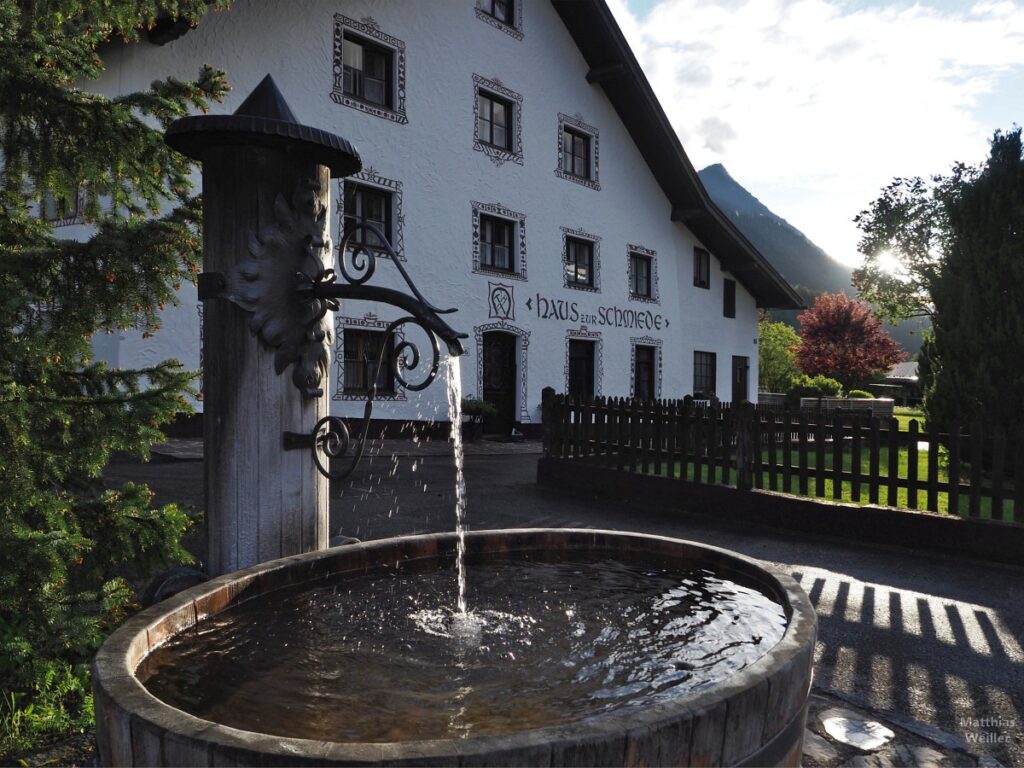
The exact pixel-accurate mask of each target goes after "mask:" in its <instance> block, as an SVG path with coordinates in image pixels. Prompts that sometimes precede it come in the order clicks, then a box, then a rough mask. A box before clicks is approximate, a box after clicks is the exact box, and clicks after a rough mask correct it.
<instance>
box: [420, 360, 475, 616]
mask: <svg viewBox="0 0 1024 768" xmlns="http://www.w3.org/2000/svg"><path fill="white" fill-rule="evenodd" d="M446 373H447V390H448V418H449V419H450V421H451V425H452V428H451V443H452V447H453V448H454V453H455V533H456V534H457V535H458V540H459V541H458V549H457V551H456V555H455V561H456V568H457V569H458V577H459V597H458V602H457V603H456V606H457V608H458V612H459V614H463V615H464V614H465V613H466V530H465V527H464V520H465V517H466V478H465V476H464V475H463V471H462V463H463V450H462V370H461V366H460V365H459V358H458V357H454V356H450V357H449V358H448V364H447V366H446ZM424 490H426V489H424Z"/></svg>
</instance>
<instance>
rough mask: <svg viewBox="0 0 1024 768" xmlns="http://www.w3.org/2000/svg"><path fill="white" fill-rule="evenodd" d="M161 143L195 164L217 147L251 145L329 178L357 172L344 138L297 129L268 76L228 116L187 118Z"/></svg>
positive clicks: (358, 167)
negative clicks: (301, 157) (305, 159)
mask: <svg viewBox="0 0 1024 768" xmlns="http://www.w3.org/2000/svg"><path fill="white" fill-rule="evenodd" d="M164 141H165V142H167V144H168V146H170V147H171V148H172V149H176V150H177V151H179V152H181V153H182V154H184V155H188V156H189V157H191V158H192V159H193V160H199V161H200V162H202V160H203V159H205V157H206V156H207V154H208V153H209V152H211V151H215V150H216V149H217V148H219V147H232V146H257V147H273V148H277V149H289V148H293V149H297V150H299V151H301V152H304V153H305V154H307V155H308V156H309V157H310V158H311V159H312V160H315V161H316V162H317V163H319V164H320V165H326V166H327V167H328V168H330V169H331V178H333V179H337V178H341V177H344V176H351V175H352V174H353V173H357V172H358V171H359V170H361V169H362V167H363V161H362V159H361V158H360V157H359V151H358V150H357V149H356V148H355V147H354V146H352V144H351V143H350V142H349V141H348V140H347V139H343V138H342V137H341V136H337V135H335V134H333V133H328V132H327V131H322V130H320V129H319V128H312V127H310V126H308V125H302V124H301V123H300V122H299V121H298V119H297V118H296V117H295V114H294V113H293V112H292V110H291V108H290V107H289V106H288V102H287V101H285V98H284V95H283V94H282V93H281V91H280V90H279V89H278V87H277V84H276V83H275V82H274V78H272V77H271V76H270V75H267V76H266V77H265V78H263V80H262V81H261V82H260V84H259V85H257V86H256V87H255V88H254V89H253V91H252V93H250V94H249V95H248V97H246V99H245V101H243V102H242V105H241V106H240V107H239V108H238V109H237V110H236V111H235V113H234V114H233V115H191V116H189V117H183V118H181V119H180V120H175V121H174V122H173V123H171V127H170V128H168V129H167V133H166V134H164Z"/></svg>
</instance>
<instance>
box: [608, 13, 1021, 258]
mask: <svg viewBox="0 0 1024 768" xmlns="http://www.w3.org/2000/svg"><path fill="white" fill-rule="evenodd" d="M609 5H610V6H611V8H612V10H613V12H614V14H615V17H616V19H617V20H618V22H619V24H620V25H621V27H622V28H623V32H624V33H625V35H626V37H627V39H628V40H629V42H630V45H631V46H632V47H633V51H634V53H635V54H636V56H637V58H638V59H639V60H640V63H641V65H642V66H643V67H644V70H645V72H646V73H647V76H648V79H649V80H650V81H651V84H652V86H653V87H654V90H655V92H656V93H657V95H658V98H659V99H660V101H661V103H662V105H663V107H664V108H665V111H666V112H667V113H668V116H669V119H670V120H671V121H672V124H673V125H674V126H675V128H676V130H677V132H678V133H679V136H680V139H681V140H682V141H683V144H684V146H685V148H686V151H687V153H688V154H689V155H690V159H691V160H692V161H693V163H694V165H695V166H697V168H702V167H704V166H705V165H708V164H710V163H715V162H721V163H724V164H725V166H726V168H728V169H729V171H730V173H732V175H733V176H734V177H735V178H736V179H737V180H738V181H740V182H741V183H742V184H743V185H744V186H746V187H747V188H748V189H750V190H751V192H753V193H754V194H755V195H757V196H758V197H760V198H761V199H762V202H764V203H765V204H767V205H768V206H769V207H770V208H772V209H773V210H775V211H776V212H778V213H779V214H781V215H783V216H785V217H786V218H787V219H789V221H790V222H791V223H793V224H794V225H795V226H797V227H798V228H800V229H802V230H803V231H804V232H805V233H806V234H807V235H808V236H809V237H810V238H811V239H812V240H814V241H815V242H817V243H818V244H819V245H821V246H822V247H823V248H825V249H826V250H827V251H829V252H830V253H831V254H832V255H834V256H836V257H837V258H841V259H844V260H847V261H855V260H856V259H857V254H856V242H857V238H858V234H857V230H856V228H855V227H854V225H853V224H852V222H851V219H852V218H853V217H854V216H855V215H856V214H857V212H858V211H860V210H861V209H863V208H865V207H866V206H867V205H868V203H870V201H871V200H872V199H873V198H874V197H875V196H876V195H877V193H878V192H879V190H880V189H881V187H882V186H883V185H884V184H886V183H887V182H888V181H889V180H890V179H891V178H892V177H894V176H908V175H924V176H927V175H930V174H933V173H940V172H944V171H947V170H948V169H949V167H950V165H951V164H952V163H953V162H954V161H957V160H962V161H964V162H969V163H976V162H980V161H981V160H982V159H983V158H984V156H985V154H986V150H987V139H988V138H990V137H991V134H992V132H993V131H994V130H995V129H996V128H1003V129H1006V128H1009V127H1010V126H1009V125H987V124H984V123H982V122H981V121H980V120H979V119H978V118H977V117H976V115H975V108H976V106H977V103H978V100H979V99H980V98H982V97H986V96H988V95H989V94H991V93H993V92H996V91H997V90H998V88H999V87H1000V79H1001V78H1002V77H1004V76H1006V75H1007V74H1008V73H1011V72H1016V73H1018V74H1019V73H1020V72H1021V71H1022V68H1024V63H1022V62H1024V2H1020V1H1019V0H1018V1H1015V2H1010V1H1008V0H1004V1H1002V2H980V3H976V4H974V5H973V6H970V7H967V8H964V9H963V10H961V11H943V10H939V9H935V8H930V7H927V6H923V5H919V4H915V5H906V4H903V5H899V6H889V7H861V8H857V9H850V8H849V6H848V5H847V4H844V3H843V2H841V0H832V1H831V2H830V1H828V0H717V1H716V2H712V1H711V0H662V2H660V3H658V4H657V5H655V6H654V7H653V8H652V9H651V11H650V13H648V14H647V15H646V16H645V17H643V18H642V19H641V18H638V17H636V16H634V15H633V14H632V13H631V12H630V10H629V8H628V5H627V0H609ZM1008 98H1013V99H1016V100H1019V98H1020V95H1019V94H1016V95H1010V96H1008Z"/></svg>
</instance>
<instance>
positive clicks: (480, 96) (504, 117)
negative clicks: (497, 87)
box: [476, 91, 512, 151]
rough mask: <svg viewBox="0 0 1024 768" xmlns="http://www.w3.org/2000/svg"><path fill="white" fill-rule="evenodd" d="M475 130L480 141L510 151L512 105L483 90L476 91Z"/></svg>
mask: <svg viewBox="0 0 1024 768" xmlns="http://www.w3.org/2000/svg"><path fill="white" fill-rule="evenodd" d="M476 98H477V105H476V107H477V118H476V119H477V132H478V136H479V137H480V141H482V142H484V143H485V144H490V145H491V146H492V147H498V148H499V149H504V150H508V151H511V149H512V105H511V104H510V103H509V102H507V101H505V100H504V99H499V98H498V97H497V96H493V95H491V94H489V93H485V92H484V91H477V94H476Z"/></svg>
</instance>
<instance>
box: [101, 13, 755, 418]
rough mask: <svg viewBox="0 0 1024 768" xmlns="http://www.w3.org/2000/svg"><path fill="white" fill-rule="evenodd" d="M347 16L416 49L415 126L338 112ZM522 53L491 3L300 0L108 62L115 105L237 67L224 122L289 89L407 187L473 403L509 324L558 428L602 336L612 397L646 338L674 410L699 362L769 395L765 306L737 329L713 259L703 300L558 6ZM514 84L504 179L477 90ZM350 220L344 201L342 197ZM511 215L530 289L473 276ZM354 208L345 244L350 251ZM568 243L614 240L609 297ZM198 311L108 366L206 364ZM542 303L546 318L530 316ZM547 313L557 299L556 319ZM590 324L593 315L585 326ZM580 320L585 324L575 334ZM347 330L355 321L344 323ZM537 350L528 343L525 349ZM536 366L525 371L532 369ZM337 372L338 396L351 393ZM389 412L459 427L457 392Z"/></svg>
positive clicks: (385, 277) (684, 244)
mask: <svg viewBox="0 0 1024 768" xmlns="http://www.w3.org/2000/svg"><path fill="white" fill-rule="evenodd" d="M335 14H343V15H344V16H345V17H349V18H351V19H354V20H365V19H367V18H372V19H373V20H374V21H375V23H376V24H377V25H378V27H379V29H380V30H381V31H382V32H383V33H386V34H387V35H390V36H392V37H394V38H397V39H398V40H400V41H402V42H403V43H404V46H405V54H406V84H405V112H406V115H407V118H408V122H407V123H406V124H399V123H397V122H393V121H391V120H387V119H382V118H380V117H377V116H374V115H371V114H366V113H364V112H362V111H359V110H357V109H354V108H352V107H348V106H344V105H340V104H337V103H335V102H334V101H332V99H331V98H330V94H331V92H332V89H333V81H334V77H333V55H334V54H333V51H334V44H333V43H334V34H335V31H334V29H335ZM522 32H523V35H522V39H521V40H518V39H515V38H514V37H513V36H510V35H509V34H506V33H505V32H503V31H501V30H499V29H496V28H495V27H493V26H491V25H489V24H486V23H484V22H483V21H481V20H480V19H479V18H478V17H477V15H476V13H475V12H474V0H446V1H445V2H431V3H427V2H380V1H379V0H345V1H344V2H342V1H339V0H334V2H326V1H320V0H293V2H288V3H278V2H261V1H260V0H236V3H235V4H234V6H233V8H232V9H231V10H230V11H229V12H223V13H211V14H209V15H208V16H207V17H206V18H205V19H204V20H203V22H202V23H201V24H200V26H199V27H198V28H197V29H195V30H193V31H191V32H189V33H188V34H187V35H185V36H184V37H183V38H181V39H179V40H177V41H174V42H172V43H170V44H168V45H165V46H162V47H158V46H153V45H149V44H139V45H134V46H131V47H126V48H124V49H121V50H120V51H117V52H115V53H113V54H111V55H109V56H108V58H107V64H108V72H107V74H106V75H105V77H104V78H103V79H102V81H101V82H100V83H98V84H97V90H99V91H101V92H104V93H108V94H113V93H117V92H125V91H130V90H133V89H137V88H141V87H144V86H145V85H146V84H148V83H149V82H150V81H152V80H153V79H154V78H157V77H165V76H168V75H173V76H176V77H180V78H188V77H193V76H194V75H195V73H196V72H197V71H198V68H199V66H200V65H201V64H203V63H209V64H212V65H213V66H215V67H218V68H222V69H224V70H225V71H226V72H227V73H228V77H229V80H230V82H231V83H232V86H233V89H234V90H233V91H232V92H231V93H230V94H229V96H228V97H227V99H226V100H225V102H224V103H223V104H222V105H218V106H217V108H216V111H217V112H232V111H234V109H235V108H236V107H237V106H238V105H239V104H240V103H241V101H242V100H243V99H244V98H245V96H247V95H248V93H249V92H250V91H251V90H252V88H253V87H254V86H255V85H256V84H257V83H258V82H259V81H260V80H261V79H262V78H263V77H264V76H265V75H266V74H267V73H270V74H272V75H273V77H274V79H275V80H276V82H277V84H278V86H279V87H280V89H281V91H282V92H283V93H284V95H285V97H286V98H287V100H288V102H289V104H290V106H291V107H292V110H293V111H294V112H295V114H296V115H297V116H298V118H299V119H300V120H301V121H302V122H304V123H306V124H308V125H312V126H316V127H319V128H323V129H327V130H330V131H333V132H335V133H338V134H340V135H342V136H344V137H345V138H347V139H349V140H350V141H352V142H353V143H354V144H355V145H356V147H357V148H358V149H359V151H360V153H361V155H362V158H363V164H364V167H372V168H373V169H374V170H375V171H376V173H377V174H378V175H379V176H381V177H384V178H387V179H392V180H396V181H399V182H401V185H402V215H403V218H404V221H403V226H402V229H403V246H404V247H403V254H404V256H405V258H406V261H405V266H406V267H407V269H408V270H409V271H410V273H411V274H412V277H413V279H414V280H415V281H416V282H417V284H418V286H419V287H420V289H421V291H422V292H423V293H424V295H425V296H426V297H427V298H428V299H429V300H430V301H431V302H432V303H434V304H435V305H437V306H441V307H448V306H455V307H458V309H459V311H458V313H456V314H454V315H450V316H448V320H449V322H450V324H451V325H452V326H453V327H455V328H456V329H458V330H463V331H466V332H467V333H469V334H470V339H469V340H468V341H467V343H466V347H467V355H466V356H465V357H464V358H463V361H462V372H463V391H464V392H465V393H466V395H467V396H468V395H473V394H479V392H478V390H479V379H478V376H479V362H480V361H479V350H478V347H477V343H476V339H475V337H474V331H475V330H478V329H480V328H482V327H484V326H489V325H493V324H503V325H505V326H508V327H510V328H511V329H512V330H513V331H514V332H515V333H517V334H519V335H520V350H519V351H520V353H522V352H523V351H524V350H523V347H525V353H526V355H525V358H526V361H527V368H526V387H525V391H524V392H521V393H520V394H519V397H518V399H519V403H518V406H519V413H520V417H521V418H522V419H523V420H524V421H532V422H537V421H539V419H540V414H539V406H540V397H541V394H540V393H541V389H542V388H543V387H545V386H553V387H554V388H555V389H556V390H558V391H564V390H565V387H566V372H565V367H566V350H567V333H569V332H580V333H591V334H593V333H599V334H600V336H599V337H598V338H599V339H600V342H601V355H600V361H599V363H600V367H601V369H602V370H601V371H600V372H599V373H598V389H597V392H598V394H603V395H628V394H629V393H630V387H631V381H632V378H631V370H630V360H631V350H632V344H633V341H632V339H634V338H636V337H649V338H650V339H653V340H654V342H651V343H658V344H659V345H660V350H661V354H660V357H661V376H660V387H659V389H658V394H659V396H660V397H681V396H683V395H686V394H689V393H690V392H691V391H692V386H693V352H694V351H695V350H703V351H709V352H715V353H716V354H717V366H718V370H717V382H718V395H719V396H720V397H721V398H722V399H729V398H730V397H731V393H732V390H731V383H730V381H731V366H732V356H733V355H737V356H744V357H747V358H748V360H749V364H750V376H749V384H748V391H749V393H750V396H753V394H754V393H756V392H757V346H756V337H757V311H756V308H755V301H754V299H753V297H752V296H751V295H750V294H749V293H748V292H747V291H746V290H745V289H744V288H743V286H742V284H739V285H738V286H737V296H736V317H735V319H728V318H724V317H723V312H722V292H723V282H722V281H723V276H724V277H728V276H729V275H727V274H724V275H723V273H722V272H721V270H720V267H719V264H718V262H717V260H716V259H715V258H714V254H712V260H711V287H710V289H708V290H704V289H701V288H697V287H695V286H694V285H693V248H694V246H695V245H700V243H698V242H697V240H696V239H695V238H694V236H693V234H692V233H691V232H690V231H689V230H688V229H687V228H686V227H685V226H684V225H682V224H677V223H673V222H672V221H670V218H669V214H670V204H669V201H668V200H667V198H666V197H665V195H664V193H663V192H662V190H661V188H660V187H659V186H658V184H657V183H656V181H655V179H654V177H653V175H652V174H651V172H650V170H649V169H648V167H647V166H646V164H645V163H644V161H643V159H642V157H641V155H640V153H639V151H638V150H637V148H636V146H635V145H634V144H633V140H632V138H631V137H630V136H629V134H628V133H627V131H626V129H625V128H624V126H623V125H622V124H621V122H620V121H619V119H618V116H617V115H616V113H615V111H614V109H613V108H612V106H611V104H610V103H609V102H608V100H607V99H606V98H605V96H604V93H603V91H602V89H601V87H600V86H599V85H589V84H588V83H587V82H586V79H585V76H586V73H587V70H588V67H587V65H586V62H585V61H584V59H583V57H582V55H581V54H580V53H579V51H578V49H577V48H576V46H575V44H574V42H573V40H572V38H571V37H570V35H569V33H568V31H567V30H566V29H565V27H564V25H563V24H562V22H561V20H560V19H559V17H558V15H557V14H556V13H555V11H554V9H553V8H552V7H551V5H550V4H549V2H547V0H525V2H524V3H523V9H522ZM474 74H476V75H480V76H482V77H483V78H486V79H488V80H492V81H494V80H497V81H500V82H501V83H502V84H503V85H504V86H505V87H506V88H508V89H511V90H512V91H514V92H516V93H518V94H520V95H521V96H522V110H521V114H520V115H518V116H517V119H519V120H521V132H522V163H521V164H519V163H517V162H504V163H501V164H500V165H498V164H496V163H495V162H494V161H492V159H491V158H489V157H488V156H487V155H486V154H485V153H484V152H481V151H475V150H474V142H473V134H474V122H475V118H474V102H475V89H474V81H473V75H474ZM559 113H563V114H566V115H570V116H573V115H578V116H579V117H580V118H582V120H583V121H584V122H585V123H587V124H589V125H590V126H593V127H594V128H596V129H597V130H598V132H599V138H598V148H599V167H598V170H599V182H600V190H594V189H591V188H588V187H586V186H583V185H580V184H576V183H573V182H571V181H567V180H565V179H562V178H559V177H558V176H556V175H555V173H554V171H555V169H556V167H557V148H558V140H559V134H558V125H559V123H558V120H559V117H558V116H559ZM332 183H333V184H334V187H333V189H332V205H334V206H336V205H337V203H338V200H339V195H340V187H339V186H338V182H332ZM471 201H478V202H481V203H487V204H495V203H500V204H501V205H502V206H504V207H506V208H508V209H511V210H512V211H516V212H519V213H521V214H524V215H525V233H526V234H525V241H526V275H527V279H526V280H520V279H509V278H508V277H507V276H496V275H487V274H479V273H474V272H473V271H472V238H473V232H472V207H471V206H472V203H471ZM336 211H337V208H336V207H335V208H334V210H333V211H332V215H331V220H332V229H333V231H332V238H333V240H334V242H335V244H337V242H338V241H339V240H340V238H339V235H338V223H339V222H338V217H337V215H336ZM562 228H570V229H581V230H584V231H585V232H587V233H589V234H592V235H594V236H597V237H600V243H599V270H600V291H599V292H585V291H580V290H577V289H573V288H569V287H565V286H564V285H563V277H562V270H563V267H562V238H563V232H562ZM627 244H635V245H640V246H643V247H645V248H647V249H651V250H653V251H655V252H656V253H657V256H656V262H657V267H656V269H657V279H658V295H659V299H660V300H659V303H658V304H649V303H644V302H638V301H635V300H631V299H630V298H629V286H628V282H627V265H628V256H627V253H628V251H627ZM374 280H375V281H377V280H379V281H380V282H381V284H385V285H391V286H392V287H396V288H401V287H402V285H401V283H400V281H399V279H398V275H397V272H396V271H395V270H394V269H393V268H392V265H390V264H389V263H388V262H387V261H381V262H380V263H379V264H378V272H377V276H376V277H375V278H374ZM498 282H500V283H504V284H506V285H511V286H513V289H514V296H515V306H514V319H511V318H510V319H507V320H501V319H498V318H494V317H489V314H490V313H489V284H490V283H498ZM538 296H540V297H542V298H543V299H545V300H547V301H548V302H555V301H559V300H561V301H565V302H569V303H570V304H574V305H575V310H574V311H570V313H569V318H570V319H555V318H544V317H541V316H539V315H538V300H537V297H538ZM181 299H182V305H181V306H180V307H176V308H172V309H169V310H168V311H167V312H166V313H165V315H164V321H163V327H162V329H161V331H160V332H159V333H157V334H156V335H155V336H154V337H152V338H148V339H143V338H141V335H140V334H138V333H134V332H127V333H124V334H120V336H119V337H117V338H116V339H115V340H116V342H117V343H116V345H115V346H116V348H114V347H112V346H111V344H112V342H111V341H110V340H109V339H108V340H106V341H105V342H104V345H103V346H102V348H98V349H97V352H98V353H99V354H101V355H102V356H104V357H106V358H107V359H110V360H112V361H115V360H116V362H117V363H119V364H120V365H122V366H135V365H148V364H151V363H153V362H155V361H157V360H160V359H164V358H167V357H176V358H178V359H180V360H181V361H182V362H184V363H185V364H186V365H187V366H190V367H197V366H198V365H199V340H198V335H199V334H198V329H199V323H198V320H199V310H198V309H197V303H196V296H195V289H194V288H193V287H191V286H189V287H188V288H187V289H186V290H183V291H182V295H181ZM528 300H529V304H527V301H528ZM543 304H544V302H540V305H541V307H543ZM604 307H618V308H620V309H636V310H641V311H646V310H650V311H651V312H653V313H655V314H658V315H660V316H661V317H662V318H663V320H662V323H661V325H662V327H661V328H660V330H659V329H651V330H643V329H636V328H634V329H622V328H613V327H609V326H607V325H601V324H600V322H595V318H599V317H601V316H602V315H603V313H602V311H601V308H604ZM368 312H372V313H373V314H374V315H376V316H377V317H378V318H380V319H381V320H384V319H392V318H394V317H397V314H395V312H394V311H392V310H391V309H390V308H388V307H383V306H380V305H365V304H359V303H356V302H349V303H347V304H346V305H345V306H343V307H342V311H341V312H340V313H339V315H340V316H341V317H342V318H356V319H360V318H364V316H365V315H366V313H368ZM584 316H589V317H587V318H584ZM572 318H575V319H572ZM340 322H341V324H344V323H345V322H347V321H345V320H341V321H340ZM524 340H525V342H526V343H525V344H524ZM522 359H523V357H522V354H520V364H521V363H522ZM336 371H337V368H336V366H335V365H332V380H331V382H330V384H329V387H330V392H331V393H332V396H333V395H334V394H335V392H336ZM405 397H406V399H405V400H396V401H391V402H382V403H380V404H379V405H378V406H377V408H376V410H375V414H374V415H375V416H376V417H380V418H394V419H416V418H429V417H435V416H440V417H442V418H443V417H444V414H443V407H442V404H443V403H444V397H445V396H444V391H443V387H441V386H434V387H431V388H430V389H428V390H427V391H426V392H424V393H422V395H417V394H416V393H408V394H407V395H406V396H405ZM332 410H333V411H334V412H335V413H337V414H339V415H355V414H359V413H361V412H362V405H361V403H353V402H349V401H342V400H335V401H332Z"/></svg>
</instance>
